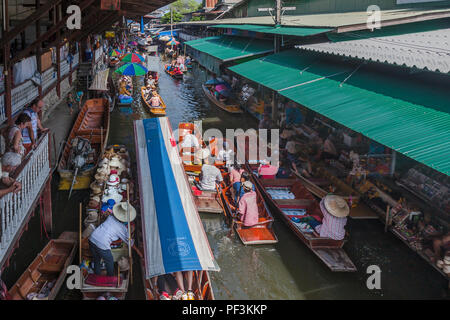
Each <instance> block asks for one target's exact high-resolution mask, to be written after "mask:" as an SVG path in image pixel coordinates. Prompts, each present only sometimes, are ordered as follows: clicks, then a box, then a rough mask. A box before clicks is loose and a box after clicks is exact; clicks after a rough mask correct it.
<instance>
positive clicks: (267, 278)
mask: <svg viewBox="0 0 450 320" xmlns="http://www.w3.org/2000/svg"><path fill="white" fill-rule="evenodd" d="M160 71H161V72H160V74H161V78H160V83H159V86H160V94H161V96H162V97H163V99H164V101H165V102H166V105H167V115H168V116H169V118H170V122H171V124H172V127H173V128H174V129H175V128H177V126H178V123H179V122H187V121H193V120H203V129H208V128H212V127H216V128H218V129H221V130H224V129H226V128H243V129H247V128H249V127H254V128H256V127H257V122H256V121H255V120H254V119H253V118H252V117H251V116H249V115H247V114H244V115H239V116H235V115H230V114H227V113H225V112H224V111H222V110H220V109H218V108H217V107H215V106H213V105H211V104H210V103H209V102H208V101H207V99H206V97H205V96H204V94H203V92H202V88H201V84H202V83H203V82H204V81H206V80H207V75H206V73H205V71H204V70H202V69H200V68H198V67H197V66H194V68H193V69H192V70H191V71H190V72H188V74H186V76H185V77H184V79H183V80H182V81H178V80H174V79H172V78H171V77H169V76H168V75H166V74H165V73H164V72H163V69H162V65H161V70H160ZM141 83H142V79H136V80H135V85H137V87H138V88H139V87H140V85H141ZM135 101H136V103H135V105H134V108H133V111H134V113H133V114H123V113H121V112H120V110H119V108H117V107H116V108H115V110H114V111H113V113H112V118H111V130H110V136H109V142H110V143H118V144H125V145H127V146H128V149H129V150H130V152H131V153H132V155H134V135H133V126H132V121H133V120H134V119H140V118H147V117H150V115H149V114H147V112H146V111H145V110H144V109H143V108H142V106H141V105H140V91H138V90H135ZM87 196H88V193H87V192H80V191H77V192H75V193H74V195H73V196H72V198H71V199H70V201H67V193H66V192H56V191H55V195H54V207H53V209H54V224H55V230H56V232H55V236H58V235H59V233H60V232H62V231H63V230H76V226H77V222H78V212H77V208H78V205H77V204H78V202H79V201H82V200H83V199H86V197H87ZM37 219H38V217H35V218H33V219H32V221H31V222H32V224H31V225H30V226H31V228H30V230H32V231H29V232H28V233H26V235H25V237H24V240H23V242H24V243H25V244H24V245H23V247H21V248H19V250H17V251H16V252H17V254H16V257H17V258H16V260H15V262H14V263H13V268H10V269H9V270H7V272H6V273H5V277H4V279H5V281H7V284H8V285H9V286H10V285H12V284H13V283H14V281H15V279H17V277H18V276H19V275H20V274H21V273H22V272H23V270H25V268H26V266H27V265H28V264H29V263H30V262H31V261H32V259H34V257H35V255H36V253H37V252H39V251H40V249H41V248H42V247H43V241H39V238H40V235H39V221H38V220H37ZM275 219H276V221H275V223H274V229H275V232H276V235H277V237H278V240H279V242H278V243H277V244H275V245H267V246H244V245H243V244H242V243H241V242H240V241H239V240H238V239H237V238H236V237H232V238H229V237H227V234H228V231H229V229H228V228H227V226H226V225H225V223H224V220H223V218H222V216H221V215H214V214H202V220H203V223H204V227H205V231H206V233H207V235H208V239H209V242H210V246H211V248H212V250H213V252H214V255H215V257H216V259H217V262H218V264H219V266H220V268H221V271H220V272H211V273H210V276H211V280H212V287H213V289H214V294H215V297H216V299H380V298H381V299H440V298H446V295H447V294H448V291H447V289H446V286H447V283H446V282H445V280H444V279H443V277H442V276H441V275H440V274H438V273H437V272H436V271H435V270H434V269H432V267H431V266H429V265H428V264H427V263H426V262H425V261H423V260H422V259H421V258H420V257H419V256H417V255H416V254H415V253H414V252H412V251H411V250H410V249H408V248H407V247H406V246H405V245H404V244H403V243H402V242H400V240H398V239H396V238H395V237H394V236H393V235H392V234H390V233H384V231H383V226H382V224H381V223H380V222H378V221H377V220H351V219H350V221H349V223H348V228H347V229H348V230H349V232H350V234H351V237H350V240H349V242H348V243H347V244H346V245H345V247H344V248H345V250H346V251H347V253H348V255H349V257H350V258H351V259H352V260H353V261H354V263H355V265H356V266H357V268H358V272H355V273H333V272H331V271H329V269H328V268H327V267H325V265H324V264H323V263H322V262H321V261H320V260H319V259H318V258H317V257H316V256H315V255H314V254H313V253H312V252H311V251H310V250H308V249H307V248H306V247H305V246H304V245H303V244H302V243H301V242H300V241H299V240H298V239H297V238H296V237H295V236H294V235H293V234H292V232H291V231H290V229H288V228H287V227H286V226H285V225H284V224H283V222H282V221H281V220H279V219H277V217H276V216H275ZM33 221H34V222H33ZM36 221H37V222H36ZM27 243H28V244H27ZM369 265H378V266H379V267H380V268H381V270H382V275H381V290H373V291H372V290H369V289H367V287H366V279H367V277H368V275H367V274H366V268H367V267H368V266H369ZM134 270H136V272H135V274H134V279H135V281H134V285H133V286H132V287H131V288H130V291H129V293H128V296H127V298H128V299H143V298H144V291H143V287H142V283H141V279H142V278H141V273H140V270H139V268H138V267H135V268H134ZM60 298H65V299H79V295H78V294H77V293H76V292H68V291H67V290H62V292H61V293H60Z"/></svg>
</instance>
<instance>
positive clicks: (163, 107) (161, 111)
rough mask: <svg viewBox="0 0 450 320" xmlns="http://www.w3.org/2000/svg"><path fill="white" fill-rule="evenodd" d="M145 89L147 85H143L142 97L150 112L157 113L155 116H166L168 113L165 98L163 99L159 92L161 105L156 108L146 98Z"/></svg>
mask: <svg viewBox="0 0 450 320" xmlns="http://www.w3.org/2000/svg"><path fill="white" fill-rule="evenodd" d="M144 89H145V87H141V98H142V102H143V104H144V105H145V106H146V107H147V110H148V112H150V113H151V114H152V115H155V116H165V115H166V104H165V102H164V100H163V99H162V97H161V96H160V95H159V94H158V96H159V99H160V100H161V107H160V108H154V107H152V106H151V105H150V103H149V102H148V101H147V100H145V96H144Z"/></svg>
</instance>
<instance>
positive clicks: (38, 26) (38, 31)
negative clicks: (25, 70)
mask: <svg viewBox="0 0 450 320" xmlns="http://www.w3.org/2000/svg"><path fill="white" fill-rule="evenodd" d="M40 5H41V3H40V0H36V10H37V9H39V6H40ZM35 26H36V39H39V37H40V36H41V20H40V19H37V20H36V24H35ZM41 49H42V43H39V44H38V45H37V47H36V63H37V68H38V72H39V73H41V71H42V67H41V53H42V52H41V51H42V50H41ZM38 90H39V98H42V83H41V85H39V86H38Z"/></svg>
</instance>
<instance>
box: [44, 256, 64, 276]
mask: <svg viewBox="0 0 450 320" xmlns="http://www.w3.org/2000/svg"><path fill="white" fill-rule="evenodd" d="M64 263H65V259H64V256H62V255H55V256H52V259H51V261H45V262H44V263H42V264H41V265H40V266H39V271H40V272H42V273H54V272H60V271H61V270H62V268H63V267H64Z"/></svg>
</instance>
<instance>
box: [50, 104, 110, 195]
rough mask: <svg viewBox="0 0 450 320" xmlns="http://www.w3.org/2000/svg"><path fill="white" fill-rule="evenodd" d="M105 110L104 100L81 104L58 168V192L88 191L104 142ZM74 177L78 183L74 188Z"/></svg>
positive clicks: (107, 106)
mask: <svg viewBox="0 0 450 320" xmlns="http://www.w3.org/2000/svg"><path fill="white" fill-rule="evenodd" d="M109 109H110V106H109V101H108V100H107V99H89V100H87V101H86V102H85V103H84V106H83V108H82V109H81V111H80V113H79V114H78V117H77V119H76V121H75V124H74V125H73V127H72V130H71V131H70V134H69V137H68V139H67V142H66V144H65V147H64V149H63V152H62V155H61V160H60V162H59V164H58V173H59V175H60V177H61V183H60V188H59V189H60V190H69V189H71V188H72V187H73V188H74V189H86V188H88V186H89V183H90V177H91V176H92V173H93V171H94V169H95V166H96V164H97V162H98V158H99V156H100V155H101V154H102V152H103V150H104V147H105V145H106V142H107V141H108V135H109V123H110V112H109ZM76 177H79V178H81V179H80V181H79V183H76V184H75V182H74V180H76V179H74V178H76ZM77 179H78V178H77Z"/></svg>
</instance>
